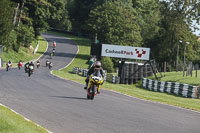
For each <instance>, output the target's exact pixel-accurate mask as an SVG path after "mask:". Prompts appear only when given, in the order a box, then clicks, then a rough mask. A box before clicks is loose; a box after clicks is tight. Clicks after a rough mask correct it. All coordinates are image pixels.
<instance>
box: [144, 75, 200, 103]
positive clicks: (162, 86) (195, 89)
mask: <svg viewBox="0 0 200 133" xmlns="http://www.w3.org/2000/svg"><path fill="white" fill-rule="evenodd" d="M142 86H143V88H145V89H149V90H152V91H157V92H163V93H171V94H175V95H179V96H183V97H188V98H196V99H199V95H200V87H199V86H193V85H189V84H181V83H178V82H164V81H157V80H151V79H147V78H143V79H142Z"/></svg>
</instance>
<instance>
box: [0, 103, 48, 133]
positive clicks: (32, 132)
mask: <svg viewBox="0 0 200 133" xmlns="http://www.w3.org/2000/svg"><path fill="white" fill-rule="evenodd" d="M0 132H1V133H47V131H46V130H45V129H44V128H42V127H38V126H36V125H35V124H34V123H33V122H30V121H27V120H25V119H24V118H23V117H22V116H19V115H16V114H15V113H14V112H12V111H11V110H10V109H8V108H6V107H3V106H0Z"/></svg>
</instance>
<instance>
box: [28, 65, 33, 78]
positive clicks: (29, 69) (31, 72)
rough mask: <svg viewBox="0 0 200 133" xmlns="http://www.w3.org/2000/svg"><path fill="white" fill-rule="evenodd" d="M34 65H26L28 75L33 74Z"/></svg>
mask: <svg viewBox="0 0 200 133" xmlns="http://www.w3.org/2000/svg"><path fill="white" fill-rule="evenodd" d="M33 70H34V67H33V66H32V65H29V66H28V76H29V77H30V76H31V74H33Z"/></svg>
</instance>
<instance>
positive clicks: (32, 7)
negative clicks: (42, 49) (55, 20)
mask: <svg viewBox="0 0 200 133" xmlns="http://www.w3.org/2000/svg"><path fill="white" fill-rule="evenodd" d="M50 6H51V3H49V2H47V1H46V0H39V1H36V0H24V15H23V17H22V21H23V23H25V24H28V25H30V26H32V27H33V29H34V35H35V38H37V36H39V35H40V34H41V33H42V32H44V31H45V30H46V29H47V28H48V23H47V19H48V18H49V17H50V15H51V14H50V11H49V7H50Z"/></svg>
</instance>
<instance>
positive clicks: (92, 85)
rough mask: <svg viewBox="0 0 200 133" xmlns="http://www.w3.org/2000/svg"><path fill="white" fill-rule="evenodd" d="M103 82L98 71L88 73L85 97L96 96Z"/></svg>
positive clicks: (91, 97)
mask: <svg viewBox="0 0 200 133" xmlns="http://www.w3.org/2000/svg"><path fill="white" fill-rule="evenodd" d="M103 82H104V80H103V77H102V75H101V74H100V72H99V71H96V72H95V73H93V74H91V75H90V78H89V83H88V88H87V99H91V100H93V99H94V96H96V94H97V91H100V88H101V85H102V84H103Z"/></svg>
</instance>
